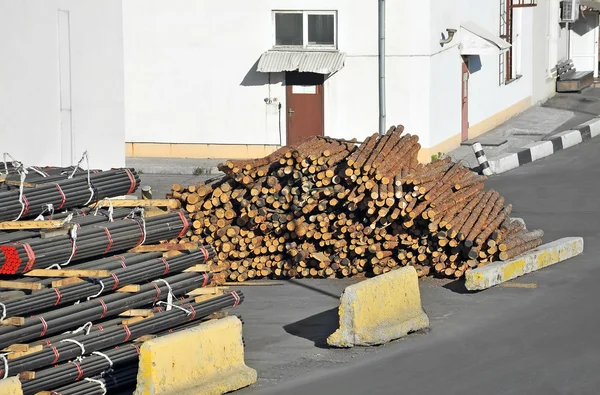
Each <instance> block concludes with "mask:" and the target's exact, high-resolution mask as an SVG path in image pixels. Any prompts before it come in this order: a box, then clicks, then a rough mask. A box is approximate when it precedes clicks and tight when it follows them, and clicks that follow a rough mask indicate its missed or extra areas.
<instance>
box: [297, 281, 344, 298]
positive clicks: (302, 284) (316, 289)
mask: <svg viewBox="0 0 600 395" xmlns="http://www.w3.org/2000/svg"><path fill="white" fill-rule="evenodd" d="M288 281H289V283H290V284H294V285H298V286H300V287H304V288H306V289H310V290H311V291H314V292H317V293H320V294H322V295H325V296H330V297H332V298H334V299H339V298H340V295H338V294H334V293H332V292H327V291H325V290H323V289H321V288H318V287H314V286H312V285H308V284H307V283H306V282H302V281H296V280H294V279H290V280H288Z"/></svg>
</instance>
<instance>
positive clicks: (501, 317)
mask: <svg viewBox="0 0 600 395" xmlns="http://www.w3.org/2000/svg"><path fill="white" fill-rule="evenodd" d="M488 186H489V187H492V188H495V189H497V190H498V191H500V192H501V193H502V194H503V195H504V196H505V197H506V199H507V201H509V202H512V203H513V205H514V207H515V209H514V215H515V216H520V217H523V218H524V219H525V220H526V221H527V224H528V227H529V228H530V229H533V228H542V229H544V230H545V231H546V236H545V240H547V241H550V240H554V239H557V238H560V237H567V236H583V237H584V238H585V251H584V254H583V255H581V256H579V257H577V258H574V259H572V260H570V261H567V262H564V263H561V264H558V265H555V266H553V267H550V268H547V269H544V270H542V271H539V272H536V273H533V274H530V275H528V276H525V277H522V278H521V279H519V282H520V283H529V284H531V286H533V287H535V288H530V287H527V288H511V287H496V288H494V289H491V290H488V291H484V292H481V293H477V294H467V295H464V294H462V295H461V294H460V289H459V288H457V289H455V290H454V291H451V290H448V289H447V288H451V287H444V288H441V289H440V288H435V289H434V290H433V291H431V290H427V289H423V286H422V287H421V289H422V293H423V304H424V308H425V309H426V311H427V312H428V314H429V316H430V317H432V318H433V319H432V328H431V331H430V332H429V333H425V334H420V335H414V336H410V337H408V338H407V339H405V340H402V341H398V342H394V343H392V344H389V345H386V346H384V347H379V348H377V349H376V350H377V351H376V352H374V353H366V354H364V355H361V356H359V357H358V358H352V359H349V360H346V361H344V363H336V364H315V365H314V367H313V368H312V369H310V368H309V369H296V367H295V366H293V365H292V366H290V367H289V369H290V370H291V372H288V373H287V374H285V375H284V377H283V379H280V380H277V382H276V383H274V385H264V384H263V385H262V386H261V387H255V388H250V389H248V390H244V391H243V393H244V394H286V395H295V394H298V395H299V394H345V395H354V394H355V395H359V394H360V395H363V394H370V395H377V394H382V395H383V394H399V393H403V394H413V395H414V394H447V395H449V394H461V395H468V394H477V395H480V394H491V395H495V394H515V395H516V394H530V395H531V394H536V395H537V394H540V395H547V394H561V395H562V394H578V395H580V394H598V393H599V388H600V374H598V369H597V368H598V366H600V329H599V328H598V326H599V325H600V315H599V313H600V307H599V306H598V301H600V286H599V285H598V280H599V279H600V266H599V263H598V260H597V258H596V257H597V256H598V253H599V249H600V243H599V240H598V239H599V235H600V228H599V226H598V224H599V223H600V210H598V201H599V200H598V194H599V193H600V139H596V140H592V141H591V142H589V143H587V144H583V145H579V146H577V147H575V148H570V149H568V150H565V151H561V152H559V153H557V154H555V155H553V156H552V157H549V158H546V159H544V160H540V161H538V162H535V163H532V164H529V165H527V166H524V167H521V168H519V169H516V170H515V171H512V172H510V173H508V174H505V175H502V176H498V177H494V178H492V179H490V180H489V182H488ZM444 292H445V293H444ZM444 311H447V314H446V315H444V314H443V313H444ZM274 313H275V312H274V311H271V314H274ZM246 321H247V320H246ZM250 326H251V323H249V322H246V326H245V332H246V333H247V331H249V330H250ZM246 343H247V344H248V343H249V339H248V337H247V336H246ZM282 346H283V347H285V345H282ZM252 352H253V351H248V354H249V355H251V354H252ZM340 352H341V353H344V352H346V351H338V353H340ZM348 352H349V353H353V352H356V351H355V350H352V351H348ZM338 355H339V354H338ZM252 362H253V361H251V362H250V364H251V365H252ZM260 373H261V371H260V369H259V374H260Z"/></svg>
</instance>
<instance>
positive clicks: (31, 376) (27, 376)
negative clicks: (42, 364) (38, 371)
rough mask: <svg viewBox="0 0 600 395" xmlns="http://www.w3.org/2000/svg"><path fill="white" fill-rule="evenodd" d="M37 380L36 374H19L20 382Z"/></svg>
mask: <svg viewBox="0 0 600 395" xmlns="http://www.w3.org/2000/svg"><path fill="white" fill-rule="evenodd" d="M34 378H35V372H21V373H19V380H21V381H24V380H33V379H34Z"/></svg>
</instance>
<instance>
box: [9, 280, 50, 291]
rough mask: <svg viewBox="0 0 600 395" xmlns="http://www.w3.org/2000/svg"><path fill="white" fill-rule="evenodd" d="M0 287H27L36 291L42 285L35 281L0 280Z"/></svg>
mask: <svg viewBox="0 0 600 395" xmlns="http://www.w3.org/2000/svg"><path fill="white" fill-rule="evenodd" d="M0 288H11V289H29V290H32V291H38V290H40V289H42V288H44V286H43V285H42V284H40V283H36V282H33V281H32V282H27V281H13V280H0Z"/></svg>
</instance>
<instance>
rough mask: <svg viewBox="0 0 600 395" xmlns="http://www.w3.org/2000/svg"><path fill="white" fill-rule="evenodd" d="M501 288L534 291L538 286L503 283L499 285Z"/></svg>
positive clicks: (533, 284)
mask: <svg viewBox="0 0 600 395" xmlns="http://www.w3.org/2000/svg"><path fill="white" fill-rule="evenodd" d="M498 286H499V287H504V288H527V289H534V288H537V287H538V285H537V284H535V283H502V284H498Z"/></svg>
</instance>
